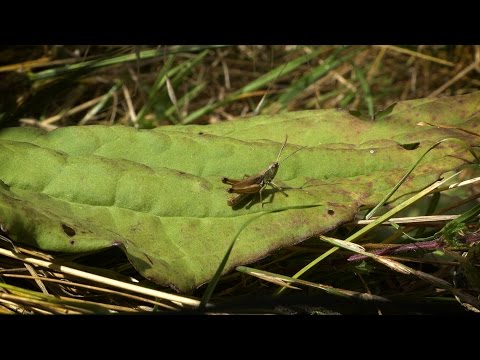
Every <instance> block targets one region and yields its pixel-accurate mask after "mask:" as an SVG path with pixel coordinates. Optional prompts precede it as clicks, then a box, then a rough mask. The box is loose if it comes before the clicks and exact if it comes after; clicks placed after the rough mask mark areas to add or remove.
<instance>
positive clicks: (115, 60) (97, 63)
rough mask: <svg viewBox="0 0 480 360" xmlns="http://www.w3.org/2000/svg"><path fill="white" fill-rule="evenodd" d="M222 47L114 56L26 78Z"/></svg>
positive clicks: (49, 76)
mask: <svg viewBox="0 0 480 360" xmlns="http://www.w3.org/2000/svg"><path fill="white" fill-rule="evenodd" d="M223 46H224V45H207V46H205V45H199V46H180V47H178V48H170V49H155V50H144V51H140V52H138V53H137V52H133V53H131V54H127V55H121V56H116V57H113V58H108V59H99V60H90V61H84V62H81V63H77V64H72V65H66V66H64V67H61V68H55V69H48V70H44V71H41V72H38V73H35V74H33V73H30V74H28V77H29V79H30V80H31V81H38V80H45V79H50V78H54V77H58V76H60V75H65V74H67V73H70V72H75V71H80V70H85V71H92V70H95V69H99V68H102V67H106V66H112V65H118V64H123V63H126V62H131V61H138V60H146V59H152V58H155V57H161V56H165V55H172V54H177V53H183V52H196V51H201V50H205V49H213V48H218V47H223Z"/></svg>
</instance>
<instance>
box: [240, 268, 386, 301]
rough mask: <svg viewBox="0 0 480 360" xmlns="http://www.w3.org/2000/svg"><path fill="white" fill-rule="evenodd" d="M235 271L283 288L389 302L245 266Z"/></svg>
mask: <svg viewBox="0 0 480 360" xmlns="http://www.w3.org/2000/svg"><path fill="white" fill-rule="evenodd" d="M236 270H237V271H239V272H242V273H245V274H248V275H251V276H255V277H258V278H259V279H263V280H266V281H270V282H273V283H277V284H278V283H279V282H283V283H284V284H285V285H284V286H287V285H288V284H298V285H304V286H308V287H312V288H316V289H321V290H323V291H325V292H327V293H328V294H332V295H336V296H340V297H346V298H350V297H353V298H357V299H361V300H375V301H383V302H385V301H390V300H388V299H387V298H384V297H383V296H378V295H372V294H367V293H361V292H358V291H351V290H346V289H340V288H335V287H333V286H330V285H323V284H317V283H314V282H311V281H306V280H301V279H294V278H292V277H290V276H285V275H280V274H275V273H271V272H268V271H264V270H258V269H253V268H249V267H247V266H238V267H237V269H236Z"/></svg>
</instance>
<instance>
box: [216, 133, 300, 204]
mask: <svg viewBox="0 0 480 360" xmlns="http://www.w3.org/2000/svg"><path fill="white" fill-rule="evenodd" d="M287 139H288V137H287V136H285V142H284V143H283V145H282V147H281V149H280V152H279V153H278V156H277V160H276V161H274V162H273V163H271V164H270V165H269V166H268V167H267V168H266V169H265V170H263V171H260V172H259V173H258V174H256V175H252V176H248V175H245V178H244V179H242V180H234V179H229V178H226V177H223V178H222V182H223V183H224V184H228V185H230V186H231V188H230V189H228V190H227V192H229V193H235V194H238V195H237V196H232V197H231V198H229V199H228V200H227V204H228V205H229V206H235V205H236V204H238V203H239V202H240V201H242V200H243V199H245V198H246V197H247V196H248V195H251V194H257V193H258V194H259V196H260V201H261V203H262V207H263V199H262V192H263V190H264V189H265V188H266V187H267V185H270V186H272V187H273V188H275V189H277V190H278V191H281V192H282V193H283V194H284V195H285V196H288V195H287V194H286V193H285V192H284V191H283V189H282V188H281V187H280V186H278V185H276V184H275V183H274V182H273V179H274V178H275V175H277V171H278V168H279V166H280V161H279V158H280V155H281V154H282V151H283V148H284V147H285V145H286V144H287ZM301 149H303V147H302V148H300V149H297V150H296V151H294V152H293V153H291V154H290V155H288V156H287V157H286V158H285V159H283V160H282V161H285V160H286V159H288V158H289V157H290V156H292V155H293V154H295V153H296V152H297V151H300V150H301Z"/></svg>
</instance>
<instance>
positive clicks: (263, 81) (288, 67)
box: [183, 49, 325, 124]
mask: <svg viewBox="0 0 480 360" xmlns="http://www.w3.org/2000/svg"><path fill="white" fill-rule="evenodd" d="M323 51H325V50H324V49H317V50H315V51H312V52H311V53H310V54H306V55H302V56H300V57H298V58H296V59H294V60H291V61H289V62H287V63H286V64H282V65H279V66H277V67H276V68H275V69H273V70H271V71H269V72H268V73H266V74H265V75H262V76H260V77H259V78H258V79H256V80H254V81H252V82H251V83H249V84H247V85H246V86H244V87H243V88H241V89H240V90H237V91H235V92H234V93H232V94H230V95H229V96H227V97H225V99H223V100H222V101H218V102H214V103H212V104H208V105H206V106H204V107H202V108H200V109H197V110H196V111H194V112H192V113H191V114H189V115H188V116H187V117H185V119H184V121H183V123H184V124H189V123H191V122H193V121H195V120H197V119H198V118H199V117H201V116H204V115H206V114H208V113H210V112H211V111H213V110H215V109H217V108H219V107H221V106H224V105H226V104H228V103H230V102H232V101H234V100H236V99H237V98H238V97H241V95H243V94H246V93H249V92H251V91H255V90H257V89H259V88H261V87H263V86H265V85H267V84H269V83H270V82H271V81H274V80H275V79H276V78H277V77H278V75H279V74H282V75H287V74H289V73H290V72H292V71H294V70H295V69H297V68H298V67H299V66H301V65H302V64H304V63H306V62H307V61H309V60H311V59H313V58H314V57H316V56H318V55H319V54H320V53H321V52H323Z"/></svg>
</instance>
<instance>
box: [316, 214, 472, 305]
mask: <svg viewBox="0 0 480 360" xmlns="http://www.w3.org/2000/svg"><path fill="white" fill-rule="evenodd" d="M479 206H480V205H479ZM320 239H321V240H323V241H326V242H328V243H330V244H332V245H333V246H335V247H336V248H343V249H345V250H349V251H352V252H355V253H357V254H360V255H363V256H367V257H369V258H371V259H373V260H375V261H377V262H379V263H380V264H383V265H385V266H387V267H388V268H390V269H392V270H394V271H396V272H399V273H401V274H405V275H414V276H416V277H418V278H419V279H422V280H424V281H426V282H428V283H430V284H432V285H434V286H438V287H440V288H442V289H445V290H448V291H450V292H452V293H453V294H454V295H456V296H458V297H459V298H460V299H461V300H462V301H464V302H466V303H468V304H470V305H472V306H475V307H477V308H480V302H479V301H478V299H476V298H475V297H474V296H472V295H470V294H467V293H464V292H463V291H461V290H458V289H455V288H454V287H453V286H452V285H451V284H450V283H449V282H448V281H445V280H443V279H441V278H438V277H436V276H433V275H430V274H428V273H425V272H423V271H420V270H415V269H412V268H411V267H408V266H406V265H404V264H402V263H400V262H398V261H395V260H392V259H389V258H387V257H384V256H381V255H375V254H372V253H369V252H367V251H363V250H361V249H359V248H356V247H352V246H351V245H352V244H350V243H348V242H347V240H338V239H335V238H331V237H328V236H324V235H320Z"/></svg>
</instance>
